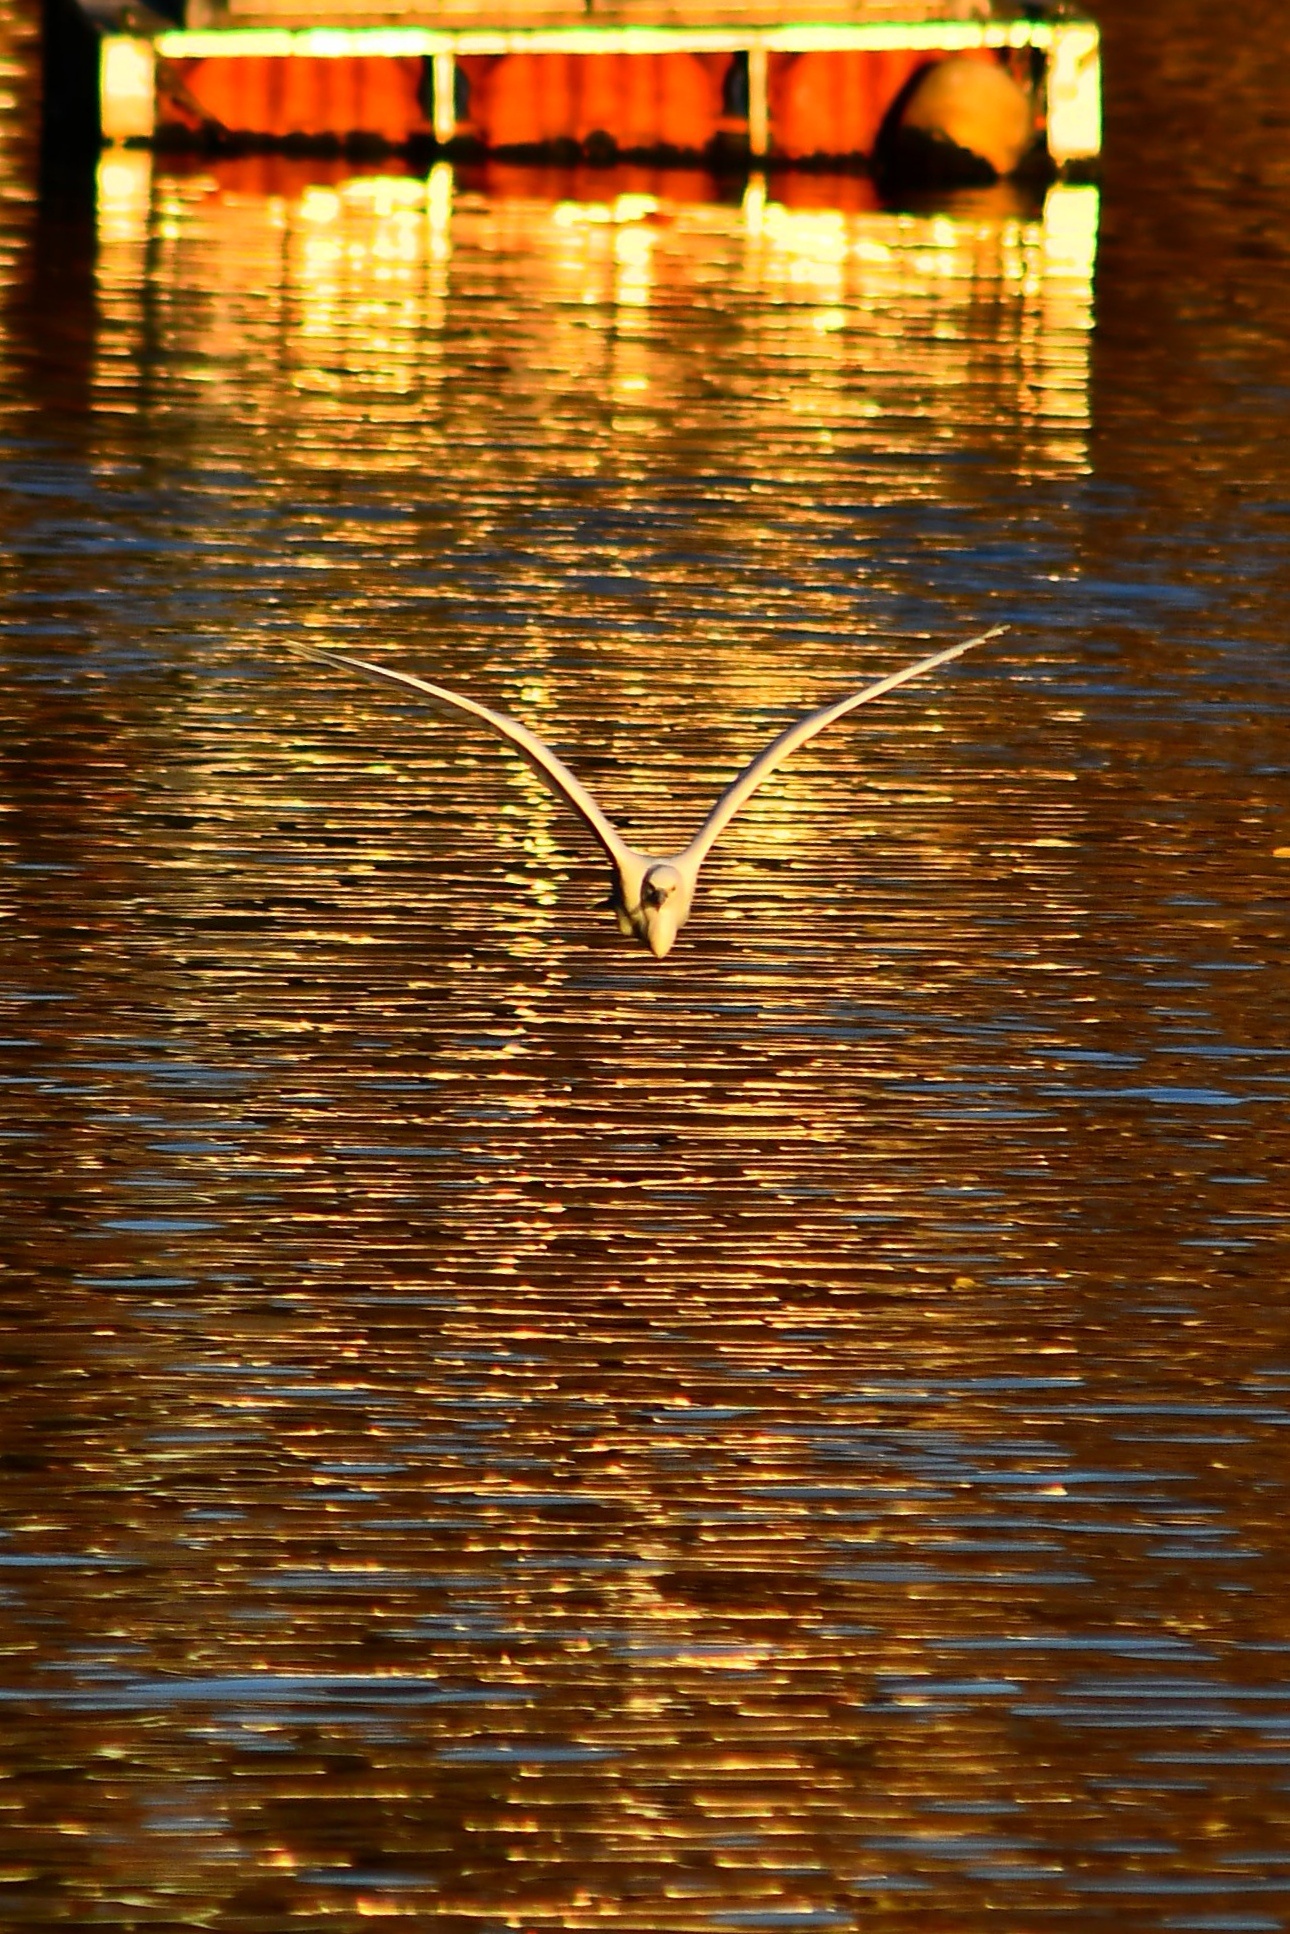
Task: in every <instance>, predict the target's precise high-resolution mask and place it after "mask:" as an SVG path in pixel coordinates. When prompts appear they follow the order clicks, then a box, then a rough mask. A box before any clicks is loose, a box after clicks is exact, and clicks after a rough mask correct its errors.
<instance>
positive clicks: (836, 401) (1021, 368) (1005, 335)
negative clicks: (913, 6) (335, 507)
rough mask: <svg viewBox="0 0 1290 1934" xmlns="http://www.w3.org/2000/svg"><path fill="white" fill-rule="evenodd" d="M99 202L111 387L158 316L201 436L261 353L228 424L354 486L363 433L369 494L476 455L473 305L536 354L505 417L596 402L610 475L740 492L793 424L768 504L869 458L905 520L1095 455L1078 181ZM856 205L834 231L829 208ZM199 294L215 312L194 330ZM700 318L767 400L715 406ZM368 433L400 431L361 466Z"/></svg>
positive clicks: (165, 176) (755, 182)
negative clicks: (205, 407) (972, 487)
mask: <svg viewBox="0 0 1290 1934" xmlns="http://www.w3.org/2000/svg"><path fill="white" fill-rule="evenodd" d="M99 178H100V214H99V256H98V280H99V301H100V311H101V313H102V315H103V316H104V318H105V332H106V333H105V342H106V343H107V344H108V345H109V347H110V354H108V355H107V357H106V360H105V361H104V363H103V365H102V370H101V376H102V379H103V381H104V382H105V383H106V384H108V385H109V386H111V385H112V384H113V383H114V381H115V379H116V374H117V372H119V369H120V367H121V363H120V356H121V348H122V344H123V343H124V342H126V341H128V340H130V339H131V338H136V337H137V339H138V341H139V343H140V345H141V346H142V344H143V342H144V341H145V340H146V337H147V335H148V333H149V331H150V330H151V329H154V328H155V327H157V326H158V322H157V319H156V317H155V316H154V317H153V318H151V319H149V318H148V317H147V316H146V315H145V314H144V312H143V308H142V305H146V304H153V305H155V306H156V310H157V315H159V316H160V315H164V317H165V327H166V329H167V330H168V331H169V332H175V331H178V332H179V333H180V334H182V335H183V336H184V337H185V338H186V339H187V340H186V348H187V351H188V352H189V353H190V354H191V357H192V360H193V365H194V367H204V368H205V369H206V370H207V371H208V373H209V376H210V378H211V381H210V382H209V384H207V385H205V386H203V388H202V390H201V394H202V395H203V396H204V397H208V398H209V400H210V403H211V406H212V408H213V409H214V410H215V413H216V415H218V413H219V412H220V411H221V410H223V409H224V408H226V407H228V406H229V401H230V398H229V397H228V396H226V395H224V394H223V392H222V389H221V385H220V381H219V371H220V369H221V368H222V367H223V366H224V364H225V362H226V360H227V357H228V355H229V353H230V348H231V346H232V345H234V344H235V343H236V342H238V341H240V340H241V338H242V336H243V335H244V334H246V333H247V332H248V331H249V339H250V340H252V341H257V340H259V339H260V337H261V336H262V334H263V332H264V331H265V330H266V329H268V330H270V331H271V333H272V336H273V339H274V353H273V365H272V368H271V369H270V368H269V367H268V366H267V365H266V366H265V368H264V370H263V378H264V380H263V382H262V383H261V382H258V381H257V379H256V367H255V366H248V367H247V368H245V369H244V370H243V374H242V377H241V379H240V384H241V387H240V388H239V391H238V395H239V403H238V408H239V409H243V408H248V407H249V408H252V409H253V410H254V411H255V412H256V413H257V415H258V416H260V417H262V418H263V419H264V423H265V428H266V432H268V433H269V434H270V435H271V436H272V438H273V440H274V442H275V445H276V444H277V442H278V440H279V439H281V440H282V443H283V446H284V447H285V445H288V444H291V443H293V442H295V441H298V440H299V439H300V438H302V437H304V438H305V439H307V441H308V443H309V446H310V449H311V450H312V451H313V453H314V455H315V456H316V458H317V460H318V461H322V462H328V463H330V462H333V461H335V462H337V463H340V464H342V465H343V464H344V463H345V461H346V456H345V452H346V450H347V448H348V447H349V446H350V444H351V443H352V442H353V440H354V438H355V437H356V436H357V437H359V438H360V440H363V441H364V445H365V454H364V459H363V461H364V464H365V465H366V466H368V467H371V466H375V467H376V468H378V469H380V468H395V469H397V468H400V467H405V468H412V467H418V466H424V464H425V463H426V462H427V461H429V458H428V457H427V454H426V439H427V438H429V440H430V444H431V445H432V446H435V447H439V448H440V457H439V459H436V461H441V462H442V465H443V470H444V474H445V475H448V474H451V473H452V472H453V471H454V469H455V467H456V465H457V461H458V458H457V456H456V454H455V452H456V450H457V449H459V448H460V447H465V446H469V445H470V444H471V443H472V441H473V437H474V434H475V432H474V431H473V430H472V429H471V427H470V424H469V421H468V416H469V408H468V406H467V404H466V403H465V401H464V400H463V397H464V395H465V394H466V392H467V391H468V390H469V389H470V387H471V379H469V377H468V375H467V372H466V370H464V369H463V370H462V371H460V372H457V371H456V359H457V358H459V357H460V356H462V355H464V354H466V346H468V344H469V341H470V340H472V339H473V335H474V332H475V330H476V328H477V324H476V322H475V320H474V318H475V315H476V308H475V307H474V306H472V305H477V303H478V300H479V298H480V294H481V291H484V292H485V293H487V295H488V299H489V301H490V302H492V303H494V304H496V305H500V307H499V311H498V312H499V313H501V314H504V315H506V316H507V317H509V318H510V321H509V322H508V324H507V329H508V331H509V333H510V335H513V334H514V332H515V330H516V329H521V330H523V329H527V328H529V327H531V328H532V329H533V330H535V331H538V332H539V337H540V341H535V343H534V345H533V346H532V349H531V351H530V350H525V351H523V352H520V351H519V350H517V349H516V348H515V346H514V345H513V344H512V345H511V348H510V349H508V350H507V351H506V352H505V354H503V352H502V350H499V351H498V355H499V356H500V357H501V358H502V360H501V362H500V363H499V366H498V373H497V377H496V381H497V383H498V384H499V385H500V395H501V396H503V397H509V398H510V399H511V402H512V403H513V405H514V407H515V409H516V411H517V413H518V417H519V418H522V419H523V420H526V421H527V420H529V419H530V418H532V420H533V421H534V422H535V423H540V421H541V420H542V419H544V418H545V417H546V416H547V415H548V414H549V412H550V411H551V410H552V409H555V410H557V412H558V411H560V410H562V409H564V408H565V407H566V406H567V407H569V408H571V409H576V408H578V407H580V406H579V404H578V402H577V399H578V398H579V397H581V396H585V394H587V393H588V392H589V391H594V392H596V393H600V392H602V391H603V392H604V393H605V394H606V395H607V396H608V397H610V398H612V399H613V400H614V404H615V415H614V417H613V424H612V435H613V447H614V460H615V461H623V462H630V461H631V453H632V450H633V448H634V447H635V446H636V445H637V444H638V443H641V444H642V446H643V444H644V443H647V442H648V441H649V440H650V439H655V438H657V437H659V436H660V435H663V434H667V435H674V434H684V435H685V436H687V437H691V438H694V437H697V438H698V445H697V446H696V448H695V449H694V451H693V453H692V454H693V460H694V463H695V465H696V466H697V468H698V469H699V470H706V469H707V468H708V467H709V466H711V467H713V468H716V469H720V468H722V467H729V466H730V465H734V466H735V467H737V468H739V469H740V470H744V469H747V468H748V466H749V465H751V466H752V469H753V471H756V469H757V467H758V461H759V459H758V439H759V438H760V437H761V435H762V428H761V427H759V426H762V425H764V422H765V421H766V419H767V416H768V415H769V418H770V420H772V421H774V422H775V423H777V424H781V425H782V424H791V425H792V437H791V440H790V442H789V443H788V444H785V445H783V446H781V447H780V449H779V451H778V455H777V458H776V464H775V480H776V487H777V488H783V487H784V486H785V484H786V483H795V482H800V484H801V485H802V487H803V488H804V489H806V490H808V491H809V489H810V488H811V477H812V475H813V474H814V469H815V467H817V466H819V465H827V464H831V463H832V462H833V461H834V456H835V455H836V453H837V452H839V451H846V450H849V451H850V452H851V459H850V460H855V458H856V456H857V454H859V455H860V456H864V453H866V452H867V453H869V454H870V455H871V456H872V457H873V460H874V461H875V462H876V463H877V464H878V465H879V467H880V468H881V471H882V474H883V477H884V478H885V483H884V486H883V489H884V493H885V494H893V495H894V496H897V497H904V498H908V499H910V500H914V499H917V498H919V497H920V495H923V496H926V497H928V498H934V497H936V496H938V495H943V494H944V493H945V492H946V491H947V490H949V491H950V494H954V493H955V492H957V491H958V490H959V489H960V487H961V481H962V479H963V478H964V476H965V473H964V472H963V471H962V468H961V465H962V459H963V457H964V455H965V454H967V453H970V452H972V451H984V450H986V449H989V450H991V451H992V452H994V453H995V457H994V460H995V461H999V460H1002V461H1004V462H1005V464H1006V463H1007V462H1008V461H1009V460H1011V461H1012V462H1013V463H1014V464H1015V466H1016V471H1017V473H1018V474H1019V475H1021V476H1024V477H1027V478H1039V477H1043V476H1049V477H1053V476H1062V475H1068V474H1069V473H1070V471H1071V469H1072V468H1073V467H1074V468H1080V467H1082V466H1083V465H1084V463H1085V461H1086V458H1087V437H1088V427H1089V351H1090V342H1091V329H1092V319H1093V273H1094V262H1095V255H1096V247H1097V225H1098V205H1099V191H1098V189H1097V188H1096V187H1095V186H1093V185H1091V184H1078V183H1062V182H1059V183H1056V184H1054V185H1053V186H1052V187H1051V188H1050V189H1049V190H1048V191H1047V194H1046V195H1045V196H1044V197H1042V198H1041V199H1039V200H1037V201H1036V200H1030V201H1026V200H1025V199H1024V198H1023V197H1022V196H1021V194H1020V192H1019V191H1018V190H1016V189H1014V188H1013V187H1012V186H1011V185H1010V184H1007V183H999V184H997V185H996V186H995V187H994V188H992V189H985V190H980V191H973V192H971V193H965V194H962V195H960V196H959V197H958V198H957V199H956V202H955V211H956V212H954V213H946V212H941V213H937V214H928V215H920V214H913V213H906V212H895V211H891V210H887V209H884V208H882V207H880V206H879V205H878V204H877V201H876V198H875V196H874V194H873V190H872V188H871V186H870V184H869V183H868V182H866V181H864V180H863V179H859V180H857V179H855V178H854V177H851V178H846V177H840V178H834V179H832V180H830V179H829V178H828V177H823V176H820V175H815V174H805V175H800V176H785V177H782V178H781V179H780V181H779V182H778V183H776V184H772V183H771V182H770V181H769V180H768V178H767V177H766V176H764V175H762V174H758V173H754V174H753V175H752V176H751V178H750V180H749V182H748V184H747V187H746V188H745V190H744V192H743V195H742V199H741V200H739V201H737V202H735V203H733V204H730V203H722V202H718V201H715V200H713V199H711V198H710V194H709V195H708V196H706V197H705V192H704V191H705V189H706V188H707V187H708V184H707V178H706V176H705V175H704V174H703V172H702V171H701V170H699V169H695V170H694V171H692V173H688V174H687V173H686V172H685V171H682V170H674V169H667V170H657V171H649V170H646V169H626V168H622V169H618V170H615V171H612V172H608V171H604V170H596V169H581V170H576V171H575V170H568V171H565V170H558V169H551V170H547V171H539V170H534V169H530V168H518V167H510V166H507V165H502V164H497V163H489V164H485V165H484V166H483V167H482V168H481V169H480V170H479V171H478V173H477V174H475V173H474V171H470V170H463V169H454V167H453V166H452V165H451V164H449V163H446V162H440V163H436V164H435V166H434V167H433V168H432V169H431V170H430V173H429V175H428V177H422V176H419V175H417V174H414V173H411V172H409V173H407V174H402V175H400V174H393V173H377V174H366V175H355V174H353V173H352V172H348V171H347V170H346V169H345V167H344V164H343V163H341V162H336V163H332V164H320V163H318V162H315V161H298V160H295V159H293V158H291V157H288V156H282V155H273V154H266V155H252V156H245V157H240V158H237V159H234V160H222V161H218V162H216V163H214V164H210V163H205V164H202V165H201V166H200V169H198V170H193V169H191V168H190V169H188V170H185V171H174V172H172V171H171V170H170V169H169V168H167V169H165V170H162V169H159V168H158V166H157V164H156V163H155V161H154V158H153V156H152V155H151V154H150V153H149V152H148V151H146V150H134V151H115V152H111V153H108V154H106V155H105V156H104V157H103V159H102V161H101V163H100V177H99ZM480 188H483V189H484V190H485V191H486V192H484V193H480V192H478V190H479V189H480ZM687 189H688V191H689V193H690V195H691V197H692V198H691V199H689V200H686V199H682V196H683V195H684V194H685V193H686V191H687ZM665 191H666V192H665ZM784 191H791V192H792V193H793V194H794V195H795V196H797V197H798V198H799V204H798V205H796V206H794V205H791V204H790V202H789V201H788V200H786V199H784V198H782V197H783V192H784ZM843 196H849V197H850V200H851V204H852V205H851V206H850V207H839V206H836V205H835V206H830V205H829V203H830V201H831V200H835V199H841V198H842V197H843ZM811 202H814V203H815V205H810V203H811ZM145 259H147V260H148V261H149V262H150V269H149V272H148V274H147V275H146V276H145V275H144V273H143V264H144V261H145ZM248 260H253V261H254V263H255V274H254V284H255V286H254V288H253V289H248V287H247V285H246V277H247V263H248ZM189 286H200V287H202V288H203V290H204V292H205V293H204V295H203V300H202V303H201V305H200V307H199V308H198V309H196V310H195V311H194V312H193V313H192V315H191V316H190V315H188V314H187V313H186V312H185V305H184V303H183V302H181V300H180V294H179V292H181V291H182V290H183V289H184V288H186V287H189ZM168 292H169V293H168ZM718 292H721V293H720V297H719V300H718ZM715 307H720V308H722V309H724V310H727V311H728V319H729V326H730V327H731V328H734V329H736V330H737V332H738V334H739V338H740V341H741V342H742V343H744V346H745V347H746V338H747V333H748V332H749V331H752V332H754V334H755V335H756V337H757V339H758V340H757V348H758V365H757V366H758V368H759V369H760V371H761V376H760V378H759V384H758V389H757V394H756V395H755V396H752V395H748V396H745V395H743V393H742V386H741V385H739V384H736V385H735V387H734V388H733V389H732V390H731V391H730V393H729V394H727V395H724V400H723V401H722V402H721V403H720V405H719V406H718V404H717V403H716V402H715V401H714V400H712V399H715V398H716V397H717V396H718V395H721V394H722V392H723V386H724V373H723V352H722V350H721V346H720V345H721V335H720V332H713V331H712V330H711V328H710V327H709V326H708V325H707V324H705V322H704V318H705V317H707V318H710V317H712V315H713V314H714V308H715ZM525 318H527V319H528V321H524V320H523V319H525ZM109 325H110V326H109ZM696 332H697V333H698V334H701V335H702V337H703V340H702V343H701V344H698V343H697V342H692V337H694V336H695V334H696ZM508 341H509V335H508ZM238 354H239V356H240V355H241V351H240V350H239V352H238ZM696 358H697V360H696ZM696 368H702V370H703V371H704V378H703V393H702V394H701V395H699V394H696V393H695V390H694V384H695V380H696V379H695V371H696ZM463 379H464V380H465V381H466V390H465V391H464V390H463V387H462V382H463ZM302 398H303V399H307V402H306V406H305V407H304V408H302V407H301V402H302ZM490 406H499V399H493V404H492V405H490ZM372 411H376V412H378V413H379V414H380V416H381V418H382V421H383V423H384V424H385V426H386V428H387V430H388V432H389V434H388V436H385V437H383V438H381V439H378V440H376V441H375V442H373V443H372V444H371V445H370V447H368V446H367V444H366V441H365V439H364V436H363V431H362V419H363V418H364V416H365V415H366V414H370V413H371V412H372ZM404 432H406V435H405V434H404ZM535 433H536V434H541V432H535ZM413 448H415V450H416V451H417V452H418V454H417V455H416V456H415V457H413V456H412V455H411V454H410V451H411V450H412V449H413ZM897 453H899V455H900V458H901V460H900V462H899V463H894V462H892V461H891V459H892V457H893V456H894V455H896V454H897ZM311 460H312V459H311ZM865 460H866V461H868V458H866V459H865ZM956 466H957V468H956ZM967 474H969V475H970V472H969V473H967Z"/></svg>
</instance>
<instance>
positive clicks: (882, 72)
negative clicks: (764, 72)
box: [767, 48, 928, 155]
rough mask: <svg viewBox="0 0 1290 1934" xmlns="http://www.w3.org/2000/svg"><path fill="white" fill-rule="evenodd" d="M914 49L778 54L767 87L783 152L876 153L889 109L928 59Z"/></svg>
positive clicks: (774, 131) (774, 140) (776, 141)
mask: <svg viewBox="0 0 1290 1934" xmlns="http://www.w3.org/2000/svg"><path fill="white" fill-rule="evenodd" d="M927 58H928V56H927V54H926V53H920V52H918V51H916V50H914V49H912V48H891V49H882V50H876V51H873V52H869V51H864V52H861V51H859V50H850V51H847V52H837V53H827V54H825V53H821V54H772V55H771V57H770V63H769V66H770V72H769V76H768V80H767V90H768V93H769V96H770V129H771V141H772V144H773V146H774V148H775V150H776V152H777V153H779V154H786V155H809V154H871V153H872V152H873V145H874V142H875V141H876V140H877V138H878V130H879V128H880V127H881V126H882V123H883V118H884V116H885V115H886V112H887V109H888V108H889V107H890V106H891V104H892V102H893V101H894V100H895V98H896V96H897V94H899V92H900V90H901V88H902V87H903V86H904V85H905V82H906V81H907V80H908V79H909V77H910V75H911V74H913V73H914V72H916V70H917V69H918V68H920V67H922V66H923V65H924V64H925V63H926V61H927Z"/></svg>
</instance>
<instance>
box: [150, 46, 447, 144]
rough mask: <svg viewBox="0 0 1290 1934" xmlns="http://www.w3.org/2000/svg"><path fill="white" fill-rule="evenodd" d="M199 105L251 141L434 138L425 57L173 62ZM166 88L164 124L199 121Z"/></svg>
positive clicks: (279, 57) (162, 90)
mask: <svg viewBox="0 0 1290 1934" xmlns="http://www.w3.org/2000/svg"><path fill="white" fill-rule="evenodd" d="M171 68H172V71H173V72H174V73H175V74H176V75H177V77H178V79H179V80H180V81H182V83H183V86H184V88H185V89H186V90H187V92H188V93H189V94H190V95H191V96H192V98H193V99H194V100H195V101H196V102H198V103H199V104H200V105H201V107H203V108H204V109H205V110H206V112H207V114H209V115H212V116H213V117H214V118H215V120H217V121H220V122H222V123H223V125H224V126H225V127H226V128H231V129H232V130H234V131H235V132H236V133H245V134H266V135H279V136H280V135H284V134H314V135H316V134H340V135H344V134H355V133H361V134H379V135H383V136H384V138H385V139H386V140H387V141H395V142H398V141H406V140H407V139H408V138H409V136H410V135H414V134H422V133H424V132H425V131H426V126H427V124H426V118H425V114H424V112H423V110H422V107H421V101H420V88H421V76H422V72H423V63H422V60H421V58H420V56H419V55H414V56H412V57H411V58H408V57H403V58H391V57H390V56H388V55H376V54H356V55H352V56H351V57H350V58H348V59H346V60H322V59H318V58H314V57H310V56H309V55H304V54H295V55H291V56H285V55H250V56H246V57H239V58H238V59H236V60H220V59H218V58H216V59H213V60H180V61H175V62H173V63H171ZM165 80H166V76H165V72H164V71H163V73H162V75H161V80H160V86H159V89H158V96H159V99H158V107H159V118H160V120H161V123H162V125H163V126H164V125H166V124H167V123H168V124H170V125H171V126H173V125H175V124H176V123H180V124H182V125H185V126H191V125H192V124H193V120H194V116H193V115H192V114H191V113H186V112H184V111H183V107H182V103H181V104H179V105H178V106H177V105H176V104H175V103H174V102H172V101H170V100H168V99H167V95H166V86H165Z"/></svg>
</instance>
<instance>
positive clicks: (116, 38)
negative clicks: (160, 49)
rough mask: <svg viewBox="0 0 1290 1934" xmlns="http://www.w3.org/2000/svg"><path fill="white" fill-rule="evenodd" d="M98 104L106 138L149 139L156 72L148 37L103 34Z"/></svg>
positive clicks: (154, 110) (152, 127)
mask: <svg viewBox="0 0 1290 1934" xmlns="http://www.w3.org/2000/svg"><path fill="white" fill-rule="evenodd" d="M99 106H100V112H101V116H102V122H103V139H104V140H105V141H109V142H112V143H116V142H118V141H150V140H151V139H152V136H153V132H154V130H155V128H156V124H157V74H156V60H155V57H154V55H153V51H152V42H151V41H150V40H139V39H134V38H132V37H131V36H130V35H128V34H105V35H104V37H103V54H102V65H101V67H100V69H99Z"/></svg>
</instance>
